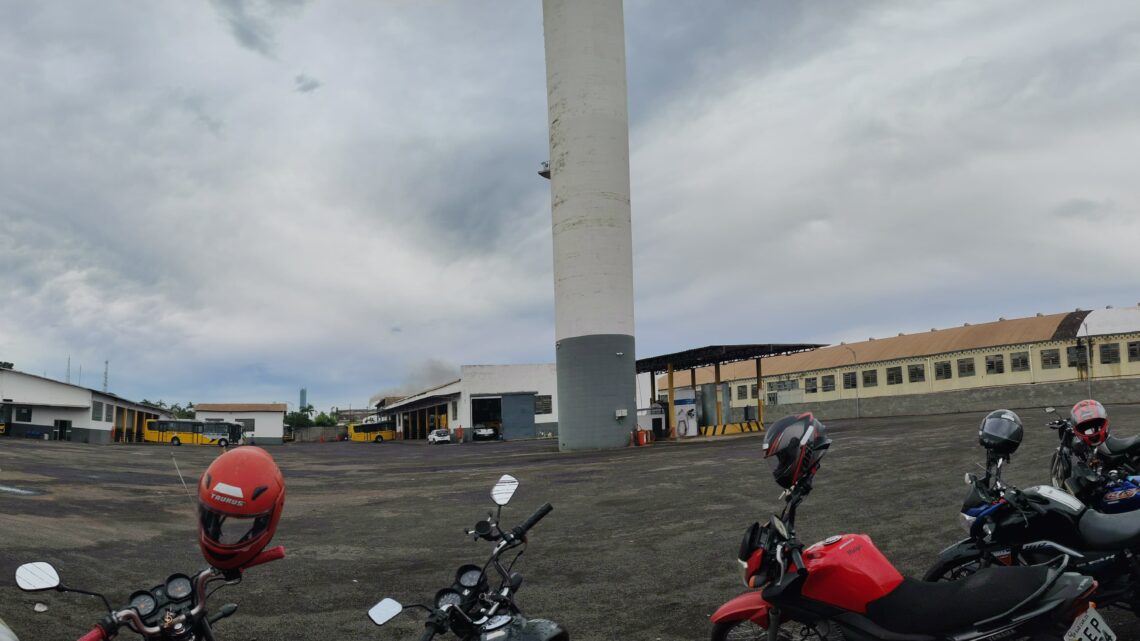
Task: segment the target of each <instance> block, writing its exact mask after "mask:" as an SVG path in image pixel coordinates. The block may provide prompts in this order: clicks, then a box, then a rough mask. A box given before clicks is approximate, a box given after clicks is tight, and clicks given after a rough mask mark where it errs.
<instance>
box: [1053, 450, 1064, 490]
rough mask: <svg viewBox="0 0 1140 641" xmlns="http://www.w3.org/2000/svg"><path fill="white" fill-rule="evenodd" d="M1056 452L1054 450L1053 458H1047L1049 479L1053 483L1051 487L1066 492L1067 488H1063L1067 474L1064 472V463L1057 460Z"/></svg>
mask: <svg viewBox="0 0 1140 641" xmlns="http://www.w3.org/2000/svg"><path fill="white" fill-rule="evenodd" d="M1057 454H1058V453H1057V452H1056V451H1054V452H1053V458H1052V459H1050V460H1049V481H1050V482H1051V483H1052V484H1053V487H1055V488H1057V489H1058V490H1061V491H1063V492H1067V491H1068V490H1066V489H1065V479H1067V478H1068V477H1069V475H1068V473H1066V472H1065V469H1064V465H1063V464H1062V463H1061V462H1060V461H1059V460H1057V458H1058V457H1057Z"/></svg>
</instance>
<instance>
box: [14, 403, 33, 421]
mask: <svg viewBox="0 0 1140 641" xmlns="http://www.w3.org/2000/svg"><path fill="white" fill-rule="evenodd" d="M16 422H17V423H31V422H32V408H30V407H17V408H16Z"/></svg>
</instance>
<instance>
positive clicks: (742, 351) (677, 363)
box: [637, 343, 827, 374]
mask: <svg viewBox="0 0 1140 641" xmlns="http://www.w3.org/2000/svg"><path fill="white" fill-rule="evenodd" d="M820 347H827V346H826V345H816V344H813V343H767V344H756V345H709V346H707V347H697V348H695V349H687V350H685V351H683V352H674V353H672V354H664V355H662V356H651V357H649V358H639V359H637V373H638V374H644V373H645V372H649V373H651V374H657V373H659V372H666V371H668V370H669V366H670V365H672V366H673V369H674V370H678V369H693V368H697V367H706V366H708V365H716V364H717V363H721V364H724V363H734V362H736V361H747V360H751V359H754V358H768V357H769V356H782V355H784V354H794V353H796V352H806V351H808V350H812V349H818V348H820Z"/></svg>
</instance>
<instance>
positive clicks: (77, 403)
mask: <svg viewBox="0 0 1140 641" xmlns="http://www.w3.org/2000/svg"><path fill="white" fill-rule="evenodd" d="M170 417H171V414H170V412H168V411H166V410H164V409H161V408H158V407H154V406H152V405H144V404H142V403H136V402H134V401H128V400H127V399H125V398H120V397H118V396H116V395H114V394H110V393H107V392H100V391H98V390H93V389H89V388H86V387H80V386H78V385H72V384H70V383H63V382H61V381H57V380H53V379H50V378H45V377H43V376H36V375H35V374H28V373H26V372H19V371H16V370H12V369H0V431H2V432H3V434H4V435H5V436H9V437H24V438H36V439H42V438H45V437H46V438H48V439H50V440H58V441H75V442H78V443H111V442H114V441H141V440H142V435H143V424H144V422H145V421H146V420H147V419H157V418H170Z"/></svg>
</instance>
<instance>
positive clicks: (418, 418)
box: [380, 363, 558, 441]
mask: <svg viewBox="0 0 1140 641" xmlns="http://www.w3.org/2000/svg"><path fill="white" fill-rule="evenodd" d="M380 413H381V414H382V415H384V416H395V417H396V430H397V433H399V434H400V437H399V438H403V439H408V440H412V439H424V438H427V434H428V432H430V431H431V430H433V429H436V428H449V429H451V430H452V432H453V433H459V432H460V431H462V433H463V440H467V441H469V440H471V430H472V428H474V427H478V426H480V425H483V426H487V427H493V428H495V429H496V430H498V431H499V433H500V434H501V435H502V436H503V438H507V439H521V438H537V437H542V436H546V435H553V434H557V433H558V379H557V374H556V369H555V366H554V364H553V363H544V364H538V365H464V366H463V367H461V368H460V378H459V380H455V381H452V382H450V383H447V384H445V385H440V386H439V387H434V388H432V389H428V390H424V391H422V392H418V393H416V394H412V395H411V396H408V397H406V398H403V399H401V400H399V401H396V402H394V403H389V404H387V405H386V406H385V407H383V408H382V409H381V410H380Z"/></svg>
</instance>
